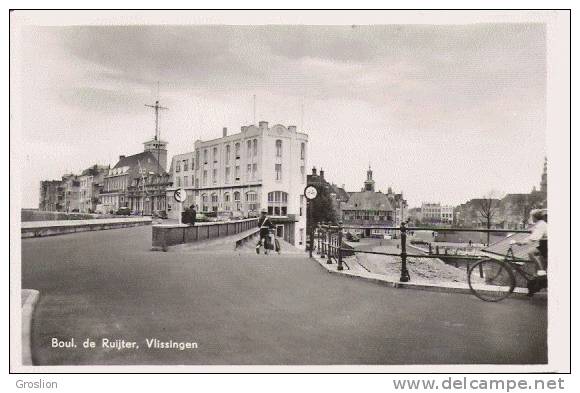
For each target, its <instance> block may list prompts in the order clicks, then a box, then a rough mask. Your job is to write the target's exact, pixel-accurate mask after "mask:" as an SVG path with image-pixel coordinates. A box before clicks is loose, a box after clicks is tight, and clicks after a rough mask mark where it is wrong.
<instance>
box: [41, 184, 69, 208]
mask: <svg viewBox="0 0 580 393" xmlns="http://www.w3.org/2000/svg"><path fill="white" fill-rule="evenodd" d="M63 198H64V195H63V187H62V180H43V181H41V182H40V200H39V201H38V210H41V211H49V212H59V211H62V208H63Z"/></svg>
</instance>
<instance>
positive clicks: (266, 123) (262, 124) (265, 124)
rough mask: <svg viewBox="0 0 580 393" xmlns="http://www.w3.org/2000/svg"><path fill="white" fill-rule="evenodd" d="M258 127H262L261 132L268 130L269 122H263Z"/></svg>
mask: <svg viewBox="0 0 580 393" xmlns="http://www.w3.org/2000/svg"><path fill="white" fill-rule="evenodd" d="M258 125H259V126H260V130H266V129H268V122H267V121H261V122H260V123H258Z"/></svg>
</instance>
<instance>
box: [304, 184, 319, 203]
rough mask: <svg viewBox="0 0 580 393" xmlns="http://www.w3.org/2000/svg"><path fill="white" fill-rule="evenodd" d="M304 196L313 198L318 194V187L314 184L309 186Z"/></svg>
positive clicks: (309, 198)
mask: <svg viewBox="0 0 580 393" xmlns="http://www.w3.org/2000/svg"><path fill="white" fill-rule="evenodd" d="M304 196H305V197H306V199H308V200H313V199H315V198H316V197H317V196H318V189H316V187H314V186H307V187H306V188H305V189H304Z"/></svg>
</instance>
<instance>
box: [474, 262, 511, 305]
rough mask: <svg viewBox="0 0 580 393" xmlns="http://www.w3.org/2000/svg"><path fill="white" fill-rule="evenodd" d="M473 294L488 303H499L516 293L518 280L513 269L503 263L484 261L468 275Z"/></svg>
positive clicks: (475, 266) (476, 264) (475, 265)
mask: <svg viewBox="0 0 580 393" xmlns="http://www.w3.org/2000/svg"><path fill="white" fill-rule="evenodd" d="M467 282H468V283H469V288H470V289H471V292H473V294H474V295H475V296H477V297H478V298H480V299H481V300H485V301H486V302H499V301H500V300H503V299H505V298H506V297H508V296H509V295H511V293H512V292H513V291H514V288H515V286H516V278H515V276H514V273H513V271H512V269H511V268H510V267H509V266H508V265H507V264H506V263H503V262H501V261H496V260H494V259H484V260H482V261H479V262H477V263H475V264H474V265H473V266H471V268H470V269H469V272H468V273H467Z"/></svg>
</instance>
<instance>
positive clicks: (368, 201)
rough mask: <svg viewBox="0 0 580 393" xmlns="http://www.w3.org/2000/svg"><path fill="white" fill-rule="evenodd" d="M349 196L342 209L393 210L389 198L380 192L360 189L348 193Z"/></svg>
mask: <svg viewBox="0 0 580 393" xmlns="http://www.w3.org/2000/svg"><path fill="white" fill-rule="evenodd" d="M349 194H350V198H349V200H348V202H346V203H345V205H344V207H343V208H342V209H343V210H383V211H393V207H392V206H391V203H390V202H389V198H387V196H386V195H385V194H383V193H382V192H373V191H361V192H352V193H349Z"/></svg>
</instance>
